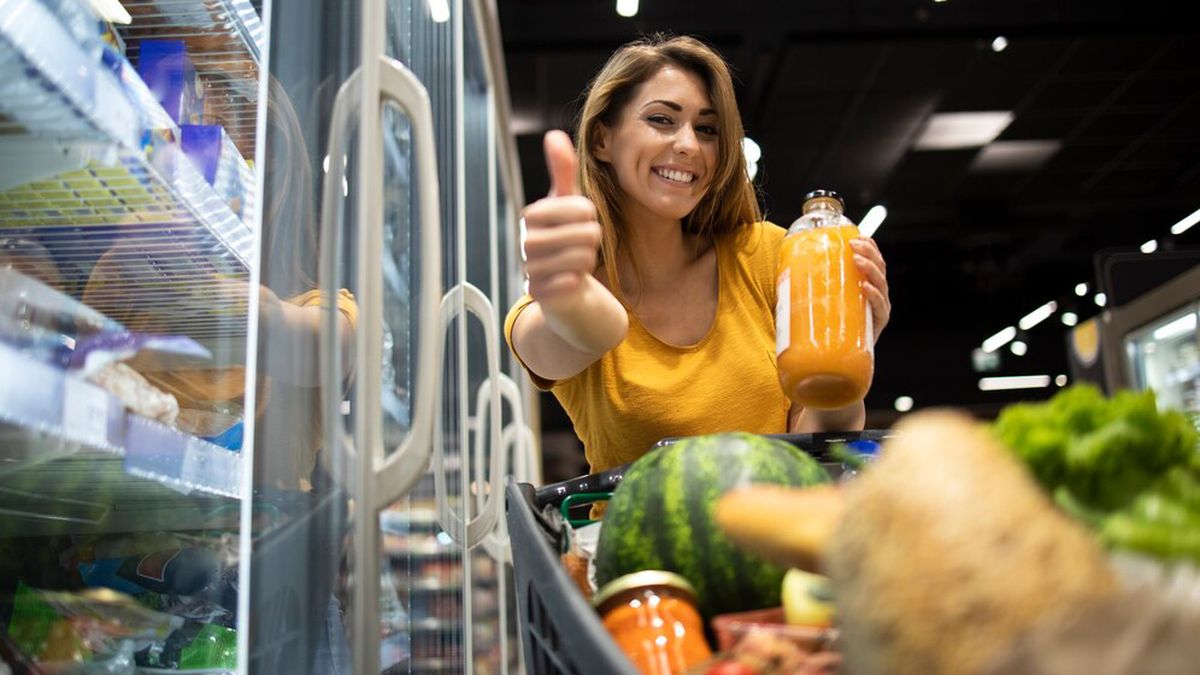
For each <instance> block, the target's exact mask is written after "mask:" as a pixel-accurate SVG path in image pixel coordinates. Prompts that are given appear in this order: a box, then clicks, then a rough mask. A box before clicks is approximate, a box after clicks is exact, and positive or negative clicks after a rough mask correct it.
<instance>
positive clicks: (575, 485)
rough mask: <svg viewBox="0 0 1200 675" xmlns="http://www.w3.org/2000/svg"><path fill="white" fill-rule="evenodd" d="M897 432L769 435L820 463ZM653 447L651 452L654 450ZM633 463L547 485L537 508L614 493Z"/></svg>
mask: <svg viewBox="0 0 1200 675" xmlns="http://www.w3.org/2000/svg"><path fill="white" fill-rule="evenodd" d="M895 435H896V434H895V432H893V431H891V430H889V429H867V430H865V431H823V432H818V433H811V434H767V437H768V438H774V439H777V440H781V441H784V442H786V443H791V444H792V445H794V446H796V447H797V448H800V449H801V450H803V451H804V452H806V453H808V454H809V455H811V456H812V457H813V459H816V460H817V461H818V462H839V461H840V460H838V459H837V458H835V457H834V456H833V454H832V453H831V452H830V448H831V447H833V446H834V445H837V444H838V443H853V442H855V441H874V442H876V443H880V442H882V441H884V440H886V439H888V438H891V437H892V436H895ZM683 438H686V437H684V436H679V437H673V438H664V439H662V440H661V441H659V442H657V443H655V444H654V446H653V448H661V447H662V446H664V445H671V444H672V443H677V442H679V441H680V440H683ZM653 448H651V449H653ZM629 466H630V464H622V465H621V466H617V467H613V468H611V469H609V470H608V471H601V472H600V473H593V474H588V475H587V476H579V477H577V478H569V479H567V480H564V481H561V482H559V483H550V484H549V485H543V486H542V487H539V488H537V489H536V490H535V492H534V505H535V506H536V507H537V508H538V510H541V509H544V508H545V507H546V506H547V505H554V506H556V507H557V506H558V505H559V504H561V503H562V501H563V500H564V499H566V498H567V497H568V496H569V495H573V494H577V493H580V492H612V491H613V490H615V489H616V488H617V485H619V484H620V483H621V479H622V478H624V477H625V471H626V470H628V469H629Z"/></svg>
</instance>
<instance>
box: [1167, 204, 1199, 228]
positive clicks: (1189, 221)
mask: <svg viewBox="0 0 1200 675" xmlns="http://www.w3.org/2000/svg"><path fill="white" fill-rule="evenodd" d="M1196 223H1200V209H1197V210H1196V211H1194V212H1192V215H1190V216H1188V217H1187V218H1184V219H1183V220H1181V221H1179V222H1178V223H1175V224H1174V225H1172V226H1171V234H1183V233H1184V232H1187V231H1188V230H1190V229H1192V226H1193V225H1195V224H1196Z"/></svg>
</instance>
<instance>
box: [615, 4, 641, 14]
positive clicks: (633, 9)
mask: <svg viewBox="0 0 1200 675" xmlns="http://www.w3.org/2000/svg"><path fill="white" fill-rule="evenodd" d="M637 13H638V0H617V14H620V15H621V16H624V17H630V16H636V15H637Z"/></svg>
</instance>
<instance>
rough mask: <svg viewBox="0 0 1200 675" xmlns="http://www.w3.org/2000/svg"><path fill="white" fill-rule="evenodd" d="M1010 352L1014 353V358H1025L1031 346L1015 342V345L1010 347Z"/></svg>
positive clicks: (1019, 341)
mask: <svg viewBox="0 0 1200 675" xmlns="http://www.w3.org/2000/svg"><path fill="white" fill-rule="evenodd" d="M1008 351H1010V352H1012V353H1013V356H1025V354H1026V353H1028V352H1029V345H1027V344H1025V343H1024V342H1023V341H1021V340H1013V343H1012V344H1011V345H1009V346H1008Z"/></svg>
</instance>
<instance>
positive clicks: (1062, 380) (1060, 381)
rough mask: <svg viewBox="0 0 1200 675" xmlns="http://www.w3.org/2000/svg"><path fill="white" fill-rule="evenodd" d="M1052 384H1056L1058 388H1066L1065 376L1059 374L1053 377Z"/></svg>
mask: <svg viewBox="0 0 1200 675" xmlns="http://www.w3.org/2000/svg"><path fill="white" fill-rule="evenodd" d="M1054 384H1057V385H1058V386H1060V387H1065V386H1067V376H1066V375H1061V374H1060V375H1055V376H1054Z"/></svg>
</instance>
